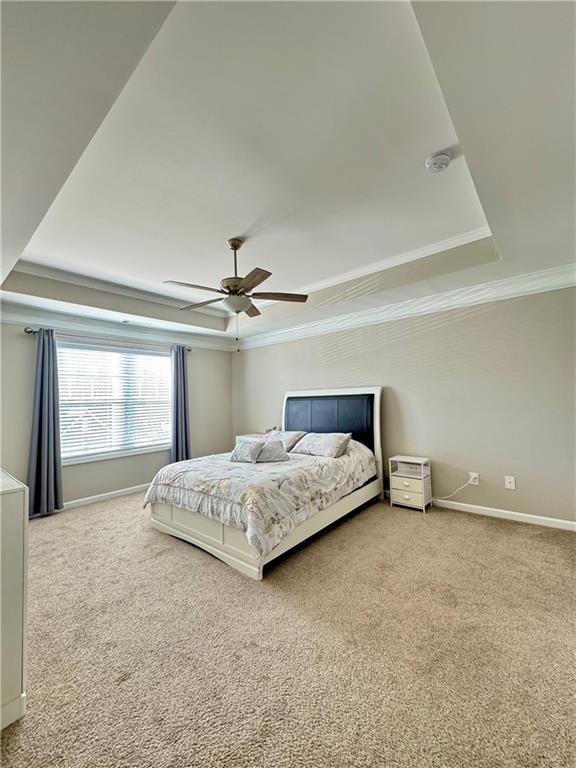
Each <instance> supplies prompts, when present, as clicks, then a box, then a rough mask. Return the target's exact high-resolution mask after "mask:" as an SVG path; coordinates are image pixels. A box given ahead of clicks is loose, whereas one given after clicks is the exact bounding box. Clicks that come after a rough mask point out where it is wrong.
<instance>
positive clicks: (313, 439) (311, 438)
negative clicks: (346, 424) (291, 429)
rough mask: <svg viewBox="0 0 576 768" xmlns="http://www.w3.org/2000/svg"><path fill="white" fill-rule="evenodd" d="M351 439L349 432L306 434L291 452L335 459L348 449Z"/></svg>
mask: <svg viewBox="0 0 576 768" xmlns="http://www.w3.org/2000/svg"><path fill="white" fill-rule="evenodd" d="M351 438H352V433H351V432H347V433H344V432H308V433H307V434H306V435H305V436H304V437H303V438H302V440H300V441H299V443H298V445H297V446H296V448H295V449H294V451H293V452H294V453H307V454H308V455H310V456H327V457H329V458H332V459H336V458H338V456H342V454H343V453H344V452H345V450H346V448H348V443H349V442H350V439H351Z"/></svg>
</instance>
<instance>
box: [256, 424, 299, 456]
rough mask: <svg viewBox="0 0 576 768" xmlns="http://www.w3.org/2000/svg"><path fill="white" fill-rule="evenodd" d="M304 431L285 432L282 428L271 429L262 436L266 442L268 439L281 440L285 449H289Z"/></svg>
mask: <svg viewBox="0 0 576 768" xmlns="http://www.w3.org/2000/svg"><path fill="white" fill-rule="evenodd" d="M305 434H306V432H285V431H284V430H282V429H273V430H272V431H271V432H268V434H267V435H266V436H265V437H264V440H266V442H268V441H270V440H281V441H282V445H283V446H284V450H285V451H291V450H292V448H294V446H295V445H296V443H297V442H298V441H299V440H301V439H302V438H303V437H304V435H305Z"/></svg>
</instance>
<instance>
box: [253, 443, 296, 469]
mask: <svg viewBox="0 0 576 768" xmlns="http://www.w3.org/2000/svg"><path fill="white" fill-rule="evenodd" d="M289 458H290V456H288V454H287V453H286V451H285V450H284V445H283V444H282V441H281V440H267V441H266V442H265V443H264V445H263V447H262V450H261V451H260V453H259V454H258V458H257V459H256V461H257V462H258V463H259V464H260V462H263V461H288V459H289Z"/></svg>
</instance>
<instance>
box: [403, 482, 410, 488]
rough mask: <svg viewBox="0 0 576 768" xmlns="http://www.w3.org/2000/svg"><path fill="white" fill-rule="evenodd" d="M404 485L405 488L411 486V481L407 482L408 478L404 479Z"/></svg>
mask: <svg viewBox="0 0 576 768" xmlns="http://www.w3.org/2000/svg"><path fill="white" fill-rule="evenodd" d="M402 485H403V486H404V487H405V488H410V483H407V482H406V480H404V482H403V483H402Z"/></svg>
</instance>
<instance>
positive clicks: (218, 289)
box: [164, 280, 226, 294]
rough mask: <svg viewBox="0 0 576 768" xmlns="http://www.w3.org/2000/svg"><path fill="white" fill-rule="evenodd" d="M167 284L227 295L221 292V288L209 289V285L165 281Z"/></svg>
mask: <svg viewBox="0 0 576 768" xmlns="http://www.w3.org/2000/svg"><path fill="white" fill-rule="evenodd" d="M164 282H165V283H170V285H183V286H184V287H185V288H196V289H197V290H199V291H212V293H224V294H225V293H226V291H221V290H220V288H209V287H208V286H207V285H194V283H181V282H180V280H164Z"/></svg>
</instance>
